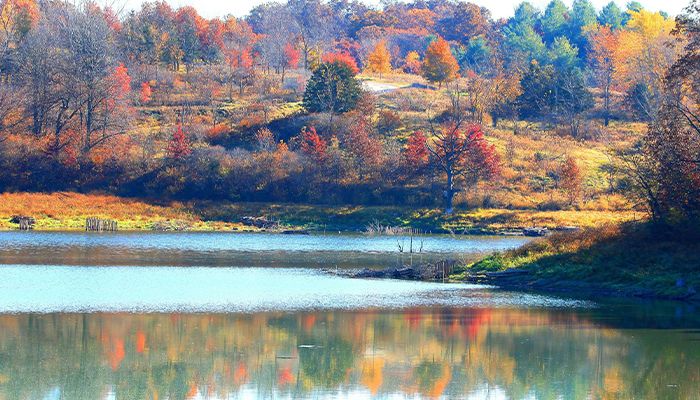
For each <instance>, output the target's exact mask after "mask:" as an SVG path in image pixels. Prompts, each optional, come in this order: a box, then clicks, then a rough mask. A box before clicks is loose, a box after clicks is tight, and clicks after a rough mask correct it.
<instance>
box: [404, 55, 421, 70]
mask: <svg viewBox="0 0 700 400" xmlns="http://www.w3.org/2000/svg"><path fill="white" fill-rule="evenodd" d="M403 70H404V72H406V73H409V74H419V73H420V55H419V54H418V52H417V51H411V52H409V53H408V54H406V59H405V60H404V62H403Z"/></svg>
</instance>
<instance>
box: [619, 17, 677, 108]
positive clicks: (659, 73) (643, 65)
mask: <svg viewBox="0 0 700 400" xmlns="http://www.w3.org/2000/svg"><path fill="white" fill-rule="evenodd" d="M674 27H675V23H674V22H673V21H672V20H670V19H667V18H665V17H664V16H663V15H661V14H660V13H658V12H656V13H654V12H650V11H646V10H641V11H636V12H635V11H633V12H632V13H631V18H630V20H629V22H628V24H627V29H625V30H622V31H620V32H619V34H618V36H617V38H616V39H617V40H616V45H615V46H614V52H613V55H612V58H613V62H612V65H611V69H612V76H613V81H614V82H615V85H616V86H619V87H620V88H621V89H623V90H630V89H631V88H633V87H635V86H637V87H644V88H645V93H648V96H647V97H648V98H645V99H640V100H641V102H640V104H644V108H645V110H644V114H647V115H646V117H652V116H653V115H654V113H655V110H656V109H657V108H658V100H659V99H660V96H659V93H660V91H661V87H662V82H663V79H664V77H665V75H666V72H667V71H668V69H669V68H670V67H671V65H673V63H674V62H675V60H676V59H677V58H678V55H679V51H680V49H681V48H682V45H681V44H680V43H678V41H677V40H675V38H674V36H673V35H672V33H671V31H672V30H673V28H674Z"/></svg>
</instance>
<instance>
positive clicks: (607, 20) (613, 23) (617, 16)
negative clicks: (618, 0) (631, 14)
mask: <svg viewBox="0 0 700 400" xmlns="http://www.w3.org/2000/svg"><path fill="white" fill-rule="evenodd" d="M598 23H599V24H600V25H604V26H609V27H610V29H612V30H617V29H620V28H622V10H620V7H618V6H617V4H615V2H614V1H611V2H610V3H608V5H606V6H605V7H603V9H602V10H601V11H600V14H599V15H598Z"/></svg>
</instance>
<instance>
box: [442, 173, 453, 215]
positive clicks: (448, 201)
mask: <svg viewBox="0 0 700 400" xmlns="http://www.w3.org/2000/svg"><path fill="white" fill-rule="evenodd" d="M454 196H455V190H454V176H453V175H452V173H451V172H448V173H447V187H446V188H445V191H444V193H443V197H444V200H445V214H447V215H451V214H452V212H453V211H454V209H453V206H452V201H453V199H454Z"/></svg>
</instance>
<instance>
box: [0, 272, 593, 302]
mask: <svg viewBox="0 0 700 400" xmlns="http://www.w3.org/2000/svg"><path fill="white" fill-rule="evenodd" d="M0 278H1V279H0V312H12V313H15V312H41V313H48V312H98V311H106V312H117V311H124V312H175V311H182V312H243V313H248V312H258V311H296V310H314V309H316V310H321V309H362V308H404V307H415V306H428V305H437V306H469V307H481V306H483V307H586V306H589V305H590V304H588V303H587V302H583V301H576V300H564V299H558V298H554V297H547V296H539V295H532V294H522V293H512V292H506V291H499V290H493V289H491V288H489V287H487V286H483V285H468V284H442V283H430V282H410V281H395V280H374V279H350V278H344V277H338V276H332V275H327V274H324V273H321V272H319V271H314V270H309V269H269V268H221V267H219V268H205V267H197V268H179V267H69V266H27V265H6V266H0Z"/></svg>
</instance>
